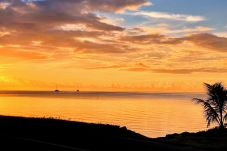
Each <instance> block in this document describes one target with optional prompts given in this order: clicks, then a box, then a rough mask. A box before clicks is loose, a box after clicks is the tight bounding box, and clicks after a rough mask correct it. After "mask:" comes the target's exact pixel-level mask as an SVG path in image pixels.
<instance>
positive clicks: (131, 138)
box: [0, 116, 227, 151]
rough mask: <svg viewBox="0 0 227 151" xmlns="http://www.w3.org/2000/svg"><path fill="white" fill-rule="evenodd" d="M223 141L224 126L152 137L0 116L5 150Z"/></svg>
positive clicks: (205, 146)
mask: <svg viewBox="0 0 227 151" xmlns="http://www.w3.org/2000/svg"><path fill="white" fill-rule="evenodd" d="M226 142H227V130H226V129H225V130H223V131H219V130H215V129H213V130H209V131H207V132H198V133H182V134H173V135H167V136H166V137H164V138H155V139H152V138H147V137H145V136H142V135H140V134H137V133H135V132H133V131H130V130H127V128H125V127H119V126H111V125H102V124H89V123H81V122H72V121H64V120H55V119H37V118H22V117H6V116H0V150H4V151H7V150H23V151H27V150H29V151H38V150H40V151H63V150H64V151H73V150H74V151H121V150H123V151H159V150H160V151H162V150H166V151H167V150H168V151H190V150H193V151H207V150H212V151H213V150H215V151H219V150H225V149H226V148H227V143H226Z"/></svg>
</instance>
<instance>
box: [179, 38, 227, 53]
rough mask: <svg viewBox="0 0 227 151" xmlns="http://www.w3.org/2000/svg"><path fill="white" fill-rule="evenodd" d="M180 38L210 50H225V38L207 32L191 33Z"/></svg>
mask: <svg viewBox="0 0 227 151" xmlns="http://www.w3.org/2000/svg"><path fill="white" fill-rule="evenodd" d="M180 40H183V41H185V40H186V41H190V42H192V43H194V44H196V45H198V46H201V47H205V48H209V49H211V50H216V51H224V52H225V51H227V38H225V37H218V36H216V35H212V34H208V33H203V34H193V35H191V36H188V37H184V38H181V39H180Z"/></svg>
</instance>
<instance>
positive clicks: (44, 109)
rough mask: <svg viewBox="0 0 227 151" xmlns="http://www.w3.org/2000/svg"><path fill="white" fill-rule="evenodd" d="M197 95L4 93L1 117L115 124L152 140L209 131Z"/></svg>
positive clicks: (0, 96)
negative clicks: (175, 134)
mask: <svg viewBox="0 0 227 151" xmlns="http://www.w3.org/2000/svg"><path fill="white" fill-rule="evenodd" d="M53 95H54V96H53ZM194 96H195V97H197V96H201V95H195V94H175V95H174V94H128V93H127V94H125V95H124V93H119V94H117V93H114V94H111V93H110V94H109V93H107V94H105V93H104V94H102V93H94V94H91V93H87V94H86V93H84V94H77V95H73V94H71V93H69V94H60V95H59V94H58V95H55V94H52V93H51V94H49V93H47V94H43V93H40V94H33V93H31V94H28V95H25V94H20V95H9V94H8V95H7V96H6V95H3V94H1V95H0V114H1V115H13V116H27V117H55V118H62V119H67V120H68V119H70V120H75V121H83V122H92V123H104V124H114V125H120V126H127V128H129V129H131V130H134V131H136V132H138V133H141V134H143V135H146V136H149V137H160V136H165V135H166V134H171V133H180V132H184V131H189V132H195V131H199V130H205V129H206V124H205V120H204V118H203V111H202V108H201V107H200V106H199V105H195V104H194V103H192V101H191V98H192V97H194Z"/></svg>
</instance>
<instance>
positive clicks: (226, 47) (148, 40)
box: [122, 33, 227, 52]
mask: <svg viewBox="0 0 227 151" xmlns="http://www.w3.org/2000/svg"><path fill="white" fill-rule="evenodd" d="M122 40H123V41H128V42H132V43H138V44H163V45H165V44H170V45H171V44H181V43H183V42H184V41H188V42H192V43H193V44H195V45H198V46H201V47H204V48H208V49H211V50H214V51H224V52H225V51H227V38H225V37H218V36H216V35H213V34H209V33H200V34H193V35H190V36H185V37H180V38H172V37H168V36H165V35H159V34H149V35H138V36H125V37H123V38H122Z"/></svg>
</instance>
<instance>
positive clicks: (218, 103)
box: [193, 83, 227, 129]
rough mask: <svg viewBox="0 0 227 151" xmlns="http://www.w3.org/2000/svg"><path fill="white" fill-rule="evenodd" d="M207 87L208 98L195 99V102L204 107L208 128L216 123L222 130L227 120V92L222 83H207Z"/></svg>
mask: <svg viewBox="0 0 227 151" xmlns="http://www.w3.org/2000/svg"><path fill="white" fill-rule="evenodd" d="M205 86H206V88H207V96H208V97H207V98H206V99H201V98H194V99H193V101H194V102H196V103H198V104H201V105H202V106H203V108H204V114H205V117H206V121H207V127H209V126H210V124H211V122H214V123H217V124H218V125H219V128H220V129H224V127H225V124H224V122H225V120H227V113H226V110H227V90H226V89H225V88H224V86H223V85H222V83H215V84H213V85H210V84H207V83H205Z"/></svg>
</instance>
